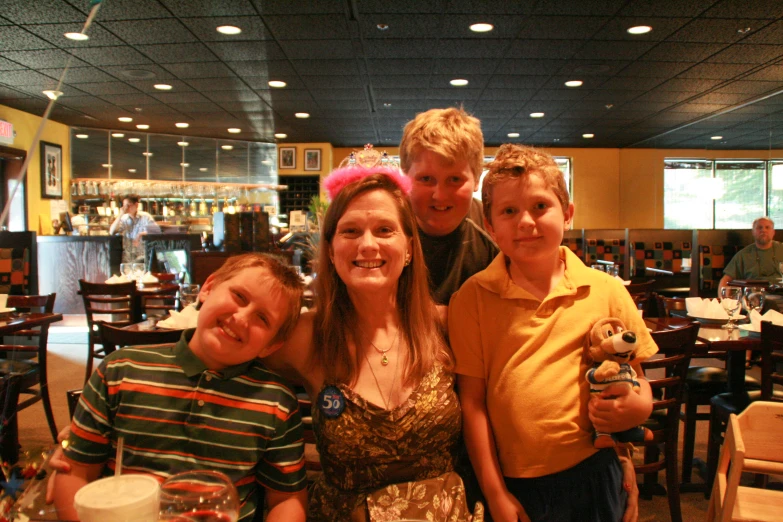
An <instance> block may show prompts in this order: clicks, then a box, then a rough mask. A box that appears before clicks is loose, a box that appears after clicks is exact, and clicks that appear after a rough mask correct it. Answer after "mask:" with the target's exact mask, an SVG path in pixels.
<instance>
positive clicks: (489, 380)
mask: <svg viewBox="0 0 783 522" xmlns="http://www.w3.org/2000/svg"><path fill="white" fill-rule="evenodd" d="M560 258H561V259H562V260H563V261H564V262H565V274H564V276H563V278H562V279H561V280H560V282H559V283H558V285H557V287H556V288H555V289H554V290H553V291H552V293H551V294H549V295H548V296H547V297H546V298H545V299H544V300H543V301H539V300H538V299H537V298H536V297H534V296H533V295H532V294H530V293H529V292H527V291H526V290H523V289H522V288H520V287H518V286H517V285H515V284H514V283H513V282H512V281H511V279H510V277H509V275H508V271H507V270H506V257H505V256H504V255H503V253H500V254H498V256H497V257H496V258H495V259H494V260H493V261H492V263H491V264H490V265H489V267H487V269H486V270H483V271H482V272H479V273H477V274H476V275H474V276H473V277H471V278H470V279H468V280H467V281H466V282H465V284H464V285H462V288H460V289H459V291H457V293H455V294H454V295H453V296H452V298H451V302H450V304H449V338H450V341H451V347H452V350H453V351H454V356H455V358H456V367H455V371H456V373H458V374H462V375H468V376H471V377H479V378H481V379H484V380H485V381H486V385H487V410H488V413H489V419H490V422H491V425H492V431H493V433H494V436H495V443H496V445H497V450H498V458H499V460H500V466H501V469H502V471H503V475H504V476H506V477H515V478H520V477H540V476H543V475H548V474H550V473H556V472H558V471H562V470H564V469H568V468H571V467H573V466H575V465H576V464H578V463H579V462H581V461H583V460H584V459H586V458H587V457H589V456H590V455H592V454H593V453H595V451H596V450H595V449H594V448H593V444H592V438H591V433H592V426H591V424H590V420H589V419H588V417H587V403H588V399H589V394H590V392H589V387H588V384H587V382H586V381H585V379H584V375H585V372H586V371H587V365H586V364H584V363H583V362H582V351H583V348H584V345H585V338H586V337H587V334H588V333H589V331H590V328H591V326H592V325H593V324H594V323H595V322H596V321H598V320H599V319H603V318H605V317H617V318H619V319H621V320H622V321H623V322H624V323H625V325H626V328H627V329H628V330H631V331H633V332H635V333H636V334H637V344H638V348H637V357H638V359H639V360H643V359H646V358H648V357H650V356H651V355H653V354H654V353H655V352H656V351H658V348H657V346H656V345H655V342H654V341H653V340H652V337H651V336H650V333H649V331H648V330H647V327H646V326H645V324H644V321H643V320H642V319H641V317H640V316H639V313H638V311H637V309H636V306H635V305H634V302H633V299H631V296H630V294H629V293H628V291H627V290H626V289H625V287H623V285H622V283H621V282H620V281H619V280H617V279H615V278H613V277H610V276H608V275H607V274H605V273H603V272H600V271H598V270H594V269H592V268H588V267H586V266H585V265H584V264H583V263H582V261H581V260H580V259H579V258H578V257H576V256H575V255H574V254H573V253H572V252H571V251H570V250H568V249H567V248H564V247H560Z"/></svg>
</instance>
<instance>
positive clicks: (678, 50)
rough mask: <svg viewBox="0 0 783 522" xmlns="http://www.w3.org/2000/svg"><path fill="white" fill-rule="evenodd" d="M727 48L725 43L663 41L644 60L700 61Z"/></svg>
mask: <svg viewBox="0 0 783 522" xmlns="http://www.w3.org/2000/svg"><path fill="white" fill-rule="evenodd" d="M725 48H726V46H725V45H723V44H708V43H684V42H661V43H660V44H658V45H656V46H655V47H654V48H653V49H651V50H650V51H648V52H647V53H646V54H645V55H644V60H647V61H661V62H700V61H702V60H705V59H707V58H709V57H710V56H712V55H713V54H716V53H718V52H720V51H722V50H724V49H725Z"/></svg>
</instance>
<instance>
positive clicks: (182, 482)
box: [159, 471, 239, 522]
mask: <svg viewBox="0 0 783 522" xmlns="http://www.w3.org/2000/svg"><path fill="white" fill-rule="evenodd" d="M237 518H239V495H238V494H237V490H236V488H235V487H234V484H233V483H232V482H231V479H229V478H228V477H227V476H226V475H224V474H223V473H220V472H219V471H185V472H183V473H177V474H176V475H172V476H171V477H169V478H168V479H166V480H165V481H164V482H163V484H161V485H160V515H159V519H160V521H161V522H164V521H165V522H236V520H237Z"/></svg>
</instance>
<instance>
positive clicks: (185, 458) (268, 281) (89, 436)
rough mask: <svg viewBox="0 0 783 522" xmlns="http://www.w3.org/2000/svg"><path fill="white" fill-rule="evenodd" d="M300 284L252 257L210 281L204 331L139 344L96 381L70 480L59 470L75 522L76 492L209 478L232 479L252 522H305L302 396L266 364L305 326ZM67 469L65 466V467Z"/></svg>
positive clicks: (107, 362) (57, 498) (82, 415)
mask: <svg viewBox="0 0 783 522" xmlns="http://www.w3.org/2000/svg"><path fill="white" fill-rule="evenodd" d="M301 296H302V284H301V281H300V279H299V276H298V275H297V274H296V273H294V272H293V270H291V269H290V267H287V266H284V265H283V264H281V263H280V262H279V261H277V260H275V259H274V258H271V257H268V256H265V255H262V254H246V255H242V256H236V257H232V258H231V259H229V260H228V261H227V262H226V263H225V264H224V265H223V267H221V268H220V269H219V270H217V271H216V272H215V273H214V274H212V275H211V276H209V278H208V279H207V281H206V282H205V283H204V285H203V286H202V289H201V293H200V294H199V301H200V302H201V305H202V306H201V310H200V312H199V317H198V325H197V327H196V328H195V329H194V330H185V331H184V332H183V335H182V338H181V339H180V340H179V342H177V343H176V344H166V345H156V346H141V347H128V348H124V349H122V350H118V351H116V352H114V353H112V354H111V355H109V356H107V357H106V359H104V361H103V363H102V364H101V365H100V367H99V368H98V369H97V370H96V371H95V372H94V373H93V375H92V377H90V380H89V382H88V383H87V385H86V386H85V388H84V392H83V394H82V397H81V399H80V400H79V404H78V406H77V408H76V411H75V412H74V416H73V421H72V423H71V429H70V435H69V437H68V439H67V441H66V443H64V448H65V449H64V454H65V457H66V459H65V460H66V462H67V463H68V464H70V471H68V472H63V471H58V473H57V476H56V477H55V480H54V502H55V506H56V507H57V510H58V515H59V517H60V519H63V520H75V519H76V518H77V517H76V513H75V511H74V509H73V498H74V495H75V494H76V491H77V490H78V489H79V488H80V487H82V486H84V485H85V484H87V483H88V482H91V481H93V480H96V479H97V478H99V477H101V476H108V475H112V474H113V473H114V467H115V465H116V462H115V452H116V447H117V439H118V437H124V441H125V443H124V448H125V449H124V451H123V456H124V458H123V465H122V467H123V471H124V472H128V473H147V474H151V475H152V476H154V477H155V478H157V479H159V480H164V479H165V478H167V477H169V476H171V475H173V474H175V473H179V472H182V471H189V470H199V469H201V470H203V469H209V470H214V471H220V472H223V473H225V474H226V475H228V476H229V477H230V478H231V480H232V481H233V482H234V484H235V485H236V486H237V490H238V492H239V496H240V502H241V508H240V520H244V521H249V520H252V519H253V517H254V513H255V510H256V509H262V506H263V504H262V503H259V500H260V498H262V497H261V496H260V495H259V491H258V490H257V489H258V485H259V484H260V485H261V486H263V487H264V490H265V495H266V504H267V508H268V510H269V512H268V515H267V517H266V520H267V521H270V522H271V521H301V522H304V520H305V513H306V502H307V493H306V489H305V485H306V484H305V470H304V446H303V443H302V426H301V416H300V414H299V408H298V402H297V399H296V396H295V394H294V393H293V392H292V391H291V390H290V389H289V387H288V385H287V384H286V383H285V381H283V379H282V378H281V377H280V376H278V375H277V374H275V373H272V372H271V371H269V370H267V369H266V368H265V367H264V366H263V364H261V362H260V361H259V360H258V359H257V357H264V356H267V355H269V354H271V353H273V352H274V351H275V350H277V349H278V348H280V347H281V346H282V343H283V340H284V339H285V338H286V337H287V336H288V335H289V334H290V332H291V331H292V330H293V327H294V325H295V324H296V322H297V320H298V318H299V310H300V302H301ZM59 469H61V468H58V470H59Z"/></svg>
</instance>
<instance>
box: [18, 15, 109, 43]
mask: <svg viewBox="0 0 783 522" xmlns="http://www.w3.org/2000/svg"><path fill="white" fill-rule="evenodd" d="M83 26H84V22H83V21H82V22H73V23H69V24H38V25H25V26H24V28H25V29H27V30H28V31H30V32H31V33H34V34H36V35H37V36H40V37H41V38H43V39H44V40H47V41H48V42H51V43H52V44H56V45H57V47H60V48H62V49H71V48H74V49H82V48H86V47H106V46H112V45H122V44H123V41H122V40H120V39H119V38H117V37H116V36H114V35H113V34H111V33H110V32H109V31H107V30H106V29H104V28H103V27H101V26H100V25H99V24H92V25H90V27H89V29H88V30H87V35H88V36H89V37H90V39H89V40H87V41H76V40H69V39H68V38H66V37H65V36H64V35H65V33H78V32H81V30H82V27H83Z"/></svg>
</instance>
